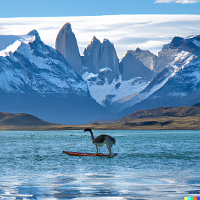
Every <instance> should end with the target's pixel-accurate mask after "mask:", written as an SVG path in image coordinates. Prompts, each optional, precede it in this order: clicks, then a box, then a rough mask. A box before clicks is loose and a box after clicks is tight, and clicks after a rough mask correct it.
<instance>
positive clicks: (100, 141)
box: [84, 128, 115, 156]
mask: <svg viewBox="0 0 200 200" xmlns="http://www.w3.org/2000/svg"><path fill="white" fill-rule="evenodd" d="M84 131H89V132H90V134H91V138H92V143H93V144H94V145H95V147H96V153H97V154H98V148H97V146H98V147H99V153H100V147H102V146H103V145H104V144H106V146H107V148H108V151H109V154H110V156H111V155H112V154H111V147H112V145H113V144H114V145H115V138H113V137H111V136H110V135H105V134H102V135H99V136H98V137H96V138H94V135H93V132H92V130H91V129H90V128H86V129H85V130H84Z"/></svg>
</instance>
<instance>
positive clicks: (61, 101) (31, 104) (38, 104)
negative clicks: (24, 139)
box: [0, 30, 107, 124]
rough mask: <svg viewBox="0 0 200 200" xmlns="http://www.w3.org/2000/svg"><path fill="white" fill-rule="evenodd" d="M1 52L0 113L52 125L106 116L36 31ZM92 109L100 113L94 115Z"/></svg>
mask: <svg viewBox="0 0 200 200" xmlns="http://www.w3.org/2000/svg"><path fill="white" fill-rule="evenodd" d="M16 39H17V40H16V41H14V42H13V43H12V44H11V45H9V46H8V47H7V48H6V49H4V50H2V51H0V110H1V111H5V112H26V113H29V114H33V115H35V116H37V117H40V118H41V119H43V120H46V121H49V122H57V123H65V124H80V123H86V122H89V121H92V120H100V119H102V117H105V116H107V115H106V113H105V111H104V109H102V107H101V106H100V105H98V104H97V103H96V102H95V101H94V100H93V99H92V98H91V96H90V94H89V92H88V88H87V84H86V82H85V81H84V80H83V79H82V78H81V77H80V76H79V75H78V74H77V73H76V72H75V71H74V69H73V68H72V67H71V66H70V65H69V64H68V62H67V61H66V59H65V58H64V57H63V56H62V54H61V53H59V52H58V51H57V50H55V49H54V48H52V47H50V46H48V45H46V44H44V43H43V42H42V41H41V39H40V36H39V34H38V32H37V31H36V30H33V31H31V32H30V33H28V34H27V35H24V36H18V37H17V38H16ZM93 109H95V110H96V111H97V112H96V113H94V112H93Z"/></svg>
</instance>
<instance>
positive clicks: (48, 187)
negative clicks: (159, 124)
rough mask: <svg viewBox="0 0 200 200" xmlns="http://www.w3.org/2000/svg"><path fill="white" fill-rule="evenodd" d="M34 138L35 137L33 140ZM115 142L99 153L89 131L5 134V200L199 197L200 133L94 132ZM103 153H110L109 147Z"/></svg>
mask: <svg viewBox="0 0 200 200" xmlns="http://www.w3.org/2000/svg"><path fill="white" fill-rule="evenodd" d="M33 133H34V136H31V135H32V134H33ZM93 133H94V136H95V137H97V136H98V135H100V134H108V135H111V136H112V137H114V138H115V139H116V145H115V146H113V147H112V152H113V153H118V155H117V156H116V157H113V158H107V157H77V156H68V155H66V154H63V153H62V151H63V150H66V151H77V152H89V153H91V152H92V153H95V152H96V149H95V146H94V145H93V144H92V140H91V137H90V134H89V132H84V131H82V130H79V131H67V130H65V131H8V132H6V131H5V132H4V131H2V132H0V199H5V200H8V199H9V200H10V199H11V200H12V199H13V200H14V199H44V200H47V199H48V200H49V199H76V200H77V199H80V200H85V199H89V200H90V199H91V200H96V199H97V200H100V199H102V200H105V199H116V200H118V199H123V200H132V199H134V200H135V199H137V200H149V199H153V200H158V199H159V200H172V199H180V200H181V199H184V197H193V196H194V197H196V196H200V131H163V130H162V131H136V130H134V131H114V130H113V131H96V130H94V131H93ZM101 152H102V153H108V150H107V148H106V146H105V145H104V146H103V147H102V148H101Z"/></svg>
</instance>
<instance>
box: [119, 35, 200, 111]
mask: <svg viewBox="0 0 200 200" xmlns="http://www.w3.org/2000/svg"><path fill="white" fill-rule="evenodd" d="M199 42H200V37H199V36H195V37H190V38H187V39H184V38H180V37H175V38H173V39H172V41H171V43H169V44H167V45H164V47H163V49H162V50H161V52H160V54H162V55H163V56H165V57H168V60H169V62H168V64H167V66H166V67H165V68H164V69H163V70H162V71H161V72H160V73H158V74H157V75H156V76H155V77H154V79H153V80H152V81H151V82H150V83H149V84H148V86H147V87H146V88H145V89H144V90H142V91H141V92H140V93H139V94H138V95H136V96H135V97H133V98H132V99H131V100H129V101H127V102H126V104H127V107H129V110H128V109H127V110H126V111H124V113H129V112H130V111H131V112H132V111H135V110H139V109H150V108H155V107H160V106H190V105H193V104H195V103H198V102H199V101H200V47H199V45H198V44H199ZM163 52H165V54H164V53H163ZM167 52H168V54H167ZM169 52H170V53H169ZM172 52H173V53H172ZM169 55H170V56H169ZM116 106H117V105H116ZM130 107H131V108H130Z"/></svg>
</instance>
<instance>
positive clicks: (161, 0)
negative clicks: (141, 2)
mask: <svg viewBox="0 0 200 200" xmlns="http://www.w3.org/2000/svg"><path fill="white" fill-rule="evenodd" d="M171 2H175V3H181V4H188V3H197V2H200V0H156V1H155V2H154V3H171Z"/></svg>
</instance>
